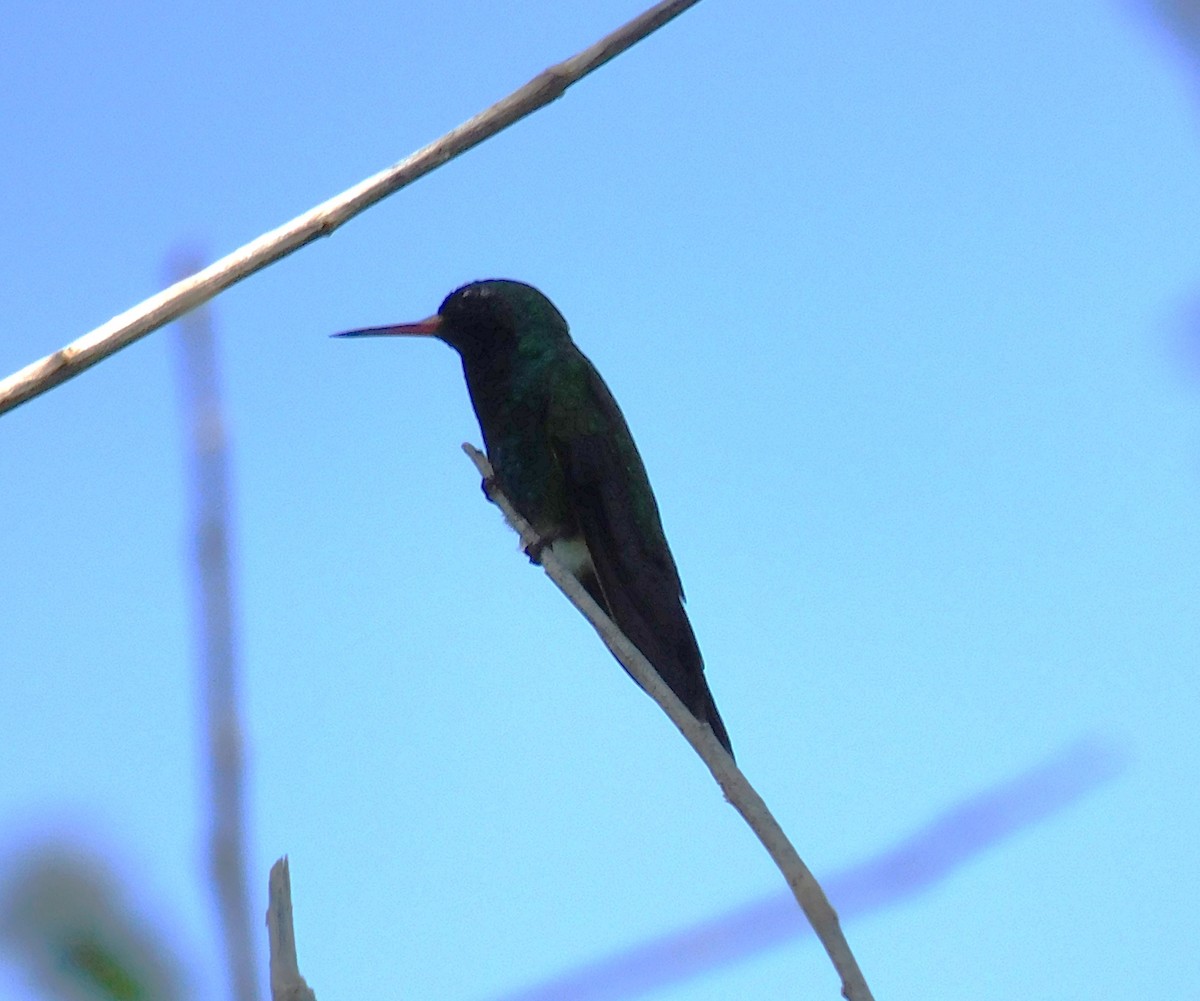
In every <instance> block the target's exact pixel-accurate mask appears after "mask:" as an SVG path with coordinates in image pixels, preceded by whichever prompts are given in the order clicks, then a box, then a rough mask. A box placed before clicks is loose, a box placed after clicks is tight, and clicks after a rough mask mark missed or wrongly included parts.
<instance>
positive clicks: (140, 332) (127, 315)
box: [0, 0, 698, 414]
mask: <svg viewBox="0 0 1200 1001" xmlns="http://www.w3.org/2000/svg"><path fill="white" fill-rule="evenodd" d="M697 2H698V0H663V2H662V3H659V4H656V5H655V6H653V7H651V8H650V9H649V10H647V11H645V12H644V13H642V14H639V15H638V16H637V17H635V18H634V19H633V20H632V21H630V22H628V23H627V24H625V25H624V26H622V27H621V28H618V29H617V30H616V31H614V32H613V33H612V34H610V35H608V36H606V37H604V38H602V39H601V40H600V41H598V42H597V43H596V44H595V45H593V46H591V47H590V48H587V49H584V50H583V51H582V52H580V53H578V54H577V55H574V56H572V57H571V58H570V59H567V60H565V61H563V62H561V63H559V64H558V65H556V66H551V67H550V68H549V69H547V70H544V71H543V72H541V73H539V74H538V75H537V76H536V77H534V78H533V79H532V80H530V81H529V83H527V84H525V86H524V87H521V88H520V89H518V90H515V91H513V92H512V93H511V94H509V96H508V97H506V98H504V99H503V100H502V101H499V102H497V103H496V104H493V105H492V106H491V107H490V108H488V109H487V110H486V111H483V112H481V113H480V114H478V115H476V116H475V117H474V118H471V119H469V120H468V121H466V122H464V123H463V124H462V125H460V126H458V128H456V129H453V130H451V131H450V132H447V133H446V134H445V135H444V136H442V138H440V139H438V140H437V141H436V142H432V143H430V144H429V145H428V146H426V147H425V148H424V149H421V150H418V151H417V152H416V153H413V154H412V155H411V156H410V157H408V159H406V160H402V161H400V163H398V164H396V165H395V166H393V167H389V168H388V169H387V170H384V171H381V172H380V173H378V174H376V175H375V176H374V177H369V178H367V179H366V180H365V181H361V182H360V183H358V184H356V185H355V186H354V187H352V188H350V189H348V190H346V191H344V192H342V193H341V194H340V195H337V196H335V197H333V198H330V199H329V200H328V201H326V202H323V203H322V204H320V205H318V206H317V207H316V208H314V209H310V210H309V211H308V212H305V213H304V214H303V215H300V216H297V217H296V218H295V219H293V220H292V221H291V222H289V223H285V224H284V225H283V226H280V227H279V228H277V229H273V230H271V231H270V232H269V233H266V234H264V235H263V236H260V237H259V238H258V239H257V240H252V241H251V242H250V243H247V244H246V245H245V246H244V247H241V248H239V249H238V250H235V251H234V252H233V253H232V254H228V255H226V256H225V257H222V258H221V259H220V260H219V261H217V262H216V263H214V264H211V265H209V266H208V267H207V268H205V269H204V270H203V271H201V272H200V273H199V274H196V275H193V276H192V277H191V278H187V279H185V280H183V281H179V282H176V283H175V284H174V285H172V286H171V287H170V288H168V289H165V290H164V291H162V292H159V293H158V294H157V295H153V296H151V297H150V298H149V299H147V300H145V301H144V302H142V303H141V304H140V305H137V306H134V307H133V308H132V309H129V310H126V311H125V312H124V313H121V314H120V315H119V316H114V317H113V318H112V319H111V320H109V321H108V322H107V323H105V324H102V325H101V326H99V327H97V328H96V329H95V330H93V331H92V332H91V333H88V334H84V335H83V336H82V337H80V338H79V339H78V340H76V341H73V342H72V343H70V344H68V345H67V346H66V347H64V348H60V349H59V350H58V351H55V352H54V353H53V354H51V355H47V356H46V357H45V358H42V359H41V360H40V361H36V362H33V363H32V364H31V365H27V366H25V368H23V369H21V370H20V371H18V372H15V373H13V374H12V375H10V376H9V377H8V378H7V379H4V380H3V381H0V414H3V413H5V412H6V411H8V410H11V409H12V408H13V407H16V406H19V405H20V404H22V403H24V402H26V401H27V400H31V399H33V397H35V396H39V395H41V394H42V393H44V392H46V391H47V390H50V389H53V388H54V387H55V386H57V385H59V384H60V383H62V382H66V380H67V379H70V378H72V377H74V376H76V375H78V374H79V373H80V372H82V371H83V370H84V369H87V368H90V367H91V366H92V365H95V364H96V363H97V362H99V361H103V360H104V359H105V358H107V357H108V356H109V355H111V354H113V353H115V352H117V351H119V350H120V349H121V348H123V347H126V346H127V345H129V344H132V343H133V342H134V341H136V340H139V339H140V338H142V337H145V336H146V335H147V334H149V333H150V332H151V331H154V330H157V329H158V328H159V327H161V326H163V325H164V324H167V323H170V322H171V321H172V320H175V319H178V318H179V317H180V316H182V315H183V314H184V313H186V312H187V311H188V310H190V309H195V308H196V307H197V306H199V305H200V304H201V303H203V302H207V301H208V300H209V299H211V298H212V297H213V296H215V295H216V294H217V293H218V292H221V291H222V290H224V289H226V288H228V287H229V286H230V285H233V284H234V283H236V282H239V281H241V280H242V279H243V278H246V277H247V276H249V275H252V274H253V273H254V272H255V271H259V270H261V269H262V268H265V267H266V266H267V265H269V264H273V263H274V262H275V261H278V260H280V259H281V258H283V257H286V256H287V255H288V254H290V253H292V252H293V251H295V250H299V249H300V248H301V247H303V246H304V245H305V244H308V243H311V242H312V241H313V240H315V239H317V238H318V237H321V236H329V235H330V234H331V233H332V232H333V231H334V230H335V229H337V228H338V227H339V226H341V225H342V224H343V223H345V222H348V221H349V220H350V219H353V218H354V217H355V216H356V215H358V214H359V213H360V212H362V211H363V210H364V209H367V208H369V207H370V206H372V205H374V204H375V203H376V202H378V201H380V200H381V199H383V198H386V197H387V196H388V195H390V194H392V193H393V192H395V191H399V190H400V189H401V188H403V187H405V186H406V185H409V184H411V183H412V182H413V181H415V180H416V179H417V178H419V177H422V176H424V175H425V174H428V173H429V172H430V171H431V170H433V169H435V168H436V167H440V166H441V165H442V164H444V163H446V162H447V161H448V160H452V159H453V158H454V157H456V156H458V155H459V154H460V153H465V152H466V151H467V150H469V149H471V148H472V147H473V146H477V145H479V143H481V142H483V141H484V140H485V139H489V138H491V137H492V136H494V135H495V134H496V133H497V132H500V131H502V130H503V129H506V128H508V126H510V125H512V124H513V123H514V122H518V121H520V120H521V119H522V118H524V117H525V116H526V115H529V114H532V113H533V112H534V111H537V110H538V109H539V108H541V107H543V106H545V105H547V104H549V103H550V102H551V101H553V100H555V99H556V98H558V97H561V96H562V94H563V92H564V91H566V89H567V88H568V87H570V86H571V84H573V83H576V82H577V81H579V80H581V79H583V77H585V76H587V75H588V74H589V73H591V72H592V71H593V70H596V69H599V68H600V67H601V66H603V65H604V64H605V63H606V62H608V61H609V60H610V59H613V58H615V57H616V56H618V55H620V54H621V53H622V52H624V51H625V50H626V49H628V48H629V47H630V46H632V45H634V44H635V43H637V42H639V41H641V40H642V39H643V38H645V37H646V36H647V35H649V34H650V33H651V32H653V31H655V30H657V29H658V28H660V27H662V26H663V25H664V24H666V23H667V22H668V21H670V20H672V19H673V18H675V17H678V16H679V15H680V14H682V13H683V12H684V11H685V10H687V9H688V8H689V7H691V6H694V5H695V4H696V3H697Z"/></svg>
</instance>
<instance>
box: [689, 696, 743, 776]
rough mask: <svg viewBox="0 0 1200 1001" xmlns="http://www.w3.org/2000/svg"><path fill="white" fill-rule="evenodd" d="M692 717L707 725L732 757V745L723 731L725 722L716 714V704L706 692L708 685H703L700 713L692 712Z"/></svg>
mask: <svg viewBox="0 0 1200 1001" xmlns="http://www.w3.org/2000/svg"><path fill="white" fill-rule="evenodd" d="M692 715H693V716H695V717H696V719H698V720H700V721H701V722H702V723H707V724H708V725H709V726H710V727H712V732H713V733H714V734H715V735H716V738H717V740H718V741H720V743H721V746H722V747H723V748H725V750H727V751H728V752H729V756H730V757H731V758H732V757H734V754H733V745H732V744H731V743H730V742H729V731H728V730H726V729H725V721H724V720H722V719H721V714H720V713H719V712H717V704H716V702H714V701H713V697H712V692H710V691H709V690H708V685H704V704H703V706H702V707H701V711H700V712H696V710H695V709H693V710H692Z"/></svg>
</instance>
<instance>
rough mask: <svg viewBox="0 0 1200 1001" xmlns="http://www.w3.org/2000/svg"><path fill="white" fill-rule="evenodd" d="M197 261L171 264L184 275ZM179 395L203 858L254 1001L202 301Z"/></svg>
mask: <svg viewBox="0 0 1200 1001" xmlns="http://www.w3.org/2000/svg"><path fill="white" fill-rule="evenodd" d="M197 264H198V261H197V262H190V263H189V262H184V261H180V262H179V263H178V264H177V265H176V266H175V267H174V268H173V270H174V271H175V272H176V273H177V274H180V275H186V274H190V273H191V272H192V271H194V270H195V267H196V265H197ZM179 327H180V329H179V343H180V356H181V357H180V365H179V388H180V391H179V395H180V402H181V408H182V410H183V416H184V424H185V426H186V429H185V434H186V436H187V446H188V447H187V451H188V453H189V455H188V459H189V463H188V464H189V466H190V467H191V491H190V492H191V495H192V523H193V530H192V539H193V546H194V549H193V552H194V555H195V560H196V563H195V568H196V572H195V578H194V580H195V589H196V611H195V634H196V659H197V668H198V670H197V675H198V681H199V685H198V688H199V700H200V705H202V706H203V712H204V718H203V720H202V721H201V726H202V729H203V733H204V759H205V768H206V770H207V774H208V804H207V810H206V811H204V813H205V815H206V816H207V819H208V824H209V831H208V864H209V876H210V878H211V883H212V890H213V894H214V895H215V898H216V905H217V914H218V917H219V923H220V930H221V938H222V941H223V943H224V948H225V965H226V970H227V974H228V977H229V983H230V997H232V998H234V999H235V1001H257V999H258V976H257V972H256V968H255V955H254V953H255V949H254V931H253V924H252V921H251V917H250V897H249V890H248V887H247V874H246V840H247V839H246V789H245V766H244V752H243V746H244V738H243V731H242V721H241V717H240V714H239V711H238V698H237V693H238V656H237V637H236V634H237V629H236V625H235V615H234V597H233V590H234V588H233V561H232V559H231V557H230V528H229V525H230V518H229V509H230V502H229V498H230V486H229V458H228V450H227V447H226V446H227V439H226V435H225V421H224V417H223V414H222V408H221V394H220V390H219V384H218V378H217V360H216V345H215V343H214V337H213V329H212V315H211V312H210V310H209V309H208V307H207V306H203V307H201V308H199V309H197V310H195V311H194V312H192V313H189V314H187V315H186V316H185V317H184V318H183V319H182V320H181V321H180V324H179Z"/></svg>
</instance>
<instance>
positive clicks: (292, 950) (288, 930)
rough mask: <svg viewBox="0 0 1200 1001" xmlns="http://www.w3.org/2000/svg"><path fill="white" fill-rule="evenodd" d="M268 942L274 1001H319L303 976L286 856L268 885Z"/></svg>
mask: <svg viewBox="0 0 1200 1001" xmlns="http://www.w3.org/2000/svg"><path fill="white" fill-rule="evenodd" d="M267 942H268V943H269V946H270V950H271V960H270V962H271V1001H317V996H316V995H315V994H314V993H313V991H312V988H311V987H309V986H308V983H307V981H305V979H304V977H302V976H301V975H300V963H299V961H298V960H297V958H296V931H295V929H294V928H293V927H292V874H291V872H290V870H289V869H288V860H287V856H286V855H285V856H284V857H283V858H281V859H279V860H278V861H276V863H275V864H274V865H273V866H271V877H270V879H269V880H268V882H267Z"/></svg>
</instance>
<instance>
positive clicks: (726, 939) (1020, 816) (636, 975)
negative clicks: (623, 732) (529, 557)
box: [496, 738, 1127, 1001]
mask: <svg viewBox="0 0 1200 1001" xmlns="http://www.w3.org/2000/svg"><path fill="white" fill-rule="evenodd" d="M1126 763H1127V755H1126V753H1125V752H1124V751H1123V750H1122V749H1121V748H1119V747H1116V746H1114V745H1112V744H1110V743H1107V742H1105V741H1102V740H1098V739H1095V738H1093V739H1089V740H1083V741H1080V742H1079V743H1077V744H1074V745H1072V746H1071V747H1069V748H1066V749H1064V750H1063V751H1061V752H1059V753H1058V754H1056V755H1054V756H1053V757H1051V758H1049V759H1048V760H1046V761H1043V762H1041V763H1039V764H1038V765H1036V766H1034V767H1033V768H1031V769H1029V770H1028V771H1025V772H1022V773H1021V774H1019V775H1017V776H1014V777H1013V778H1011V779H1008V780H1007V781H1005V782H1001V783H998V784H997V785H994V786H990V787H989V788H987V789H984V790H982V791H981V792H977V793H975V794H974V795H971V796H969V797H967V798H965V799H963V800H960V801H959V802H957V803H954V804H953V805H951V807H950V808H949V809H947V810H946V811H945V812H943V813H941V814H939V815H938V816H936V817H935V818H933V820H931V821H930V822H929V823H928V824H926V825H924V826H923V827H921V828H919V829H917V830H916V831H913V832H912V834H910V835H909V836H908V837H906V838H903V839H902V840H900V841H898V842H896V843H894V844H892V845H889V846H887V847H886V848H884V849H883V850H882V851H880V852H878V853H877V854H875V855H872V856H871V857H870V858H867V859H864V860H863V861H861V862H858V863H856V864H854V865H852V866H849V867H847V868H845V869H842V870H841V871H840V872H834V873H830V874H829V875H827V876H825V877H824V878H823V880H822V882H823V884H824V886H825V888H826V890H827V891H828V893H829V897H830V899H831V900H833V901H834V902H835V903H836V904H837V908H838V913H839V914H840V915H841V916H842V918H843V919H846V918H855V917H859V916H861V915H863V914H870V913H874V912H876V911H879V910H882V909H884V908H886V907H889V906H892V905H894V904H898V903H900V902H901V901H903V900H906V899H908V898H909V897H913V896H916V895H918V894H920V893H922V892H924V891H925V890H928V889H929V888H930V887H931V886H934V885H936V884H937V883H939V882H940V881H942V880H943V879H945V878H947V877H948V876H950V875H951V874H953V873H954V872H955V871H956V870H957V869H958V868H959V866H961V865H964V864H965V863H966V862H968V861H974V860H976V859H977V858H978V856H979V855H980V853H982V852H984V851H986V850H987V849H988V848H991V847H992V846H993V845H996V844H999V843H1001V842H1003V841H1005V840H1006V839H1007V838H1009V837H1011V836H1012V835H1014V834H1015V833H1017V832H1018V831H1021V830H1023V829H1025V828H1028V827H1030V826H1032V825H1034V824H1037V823H1038V822H1040V821H1042V820H1044V819H1046V818H1047V817H1049V816H1051V815H1053V814H1056V813H1057V812H1058V811H1060V810H1062V809H1064V808H1065V807H1067V806H1069V805H1070V804H1072V803H1074V802H1075V801H1077V800H1078V799H1080V798H1081V797H1082V796H1084V795H1086V794H1087V793H1090V792H1093V791H1095V790H1096V789H1097V788H1099V787H1100V786H1101V785H1104V784H1105V783H1107V782H1109V781H1111V780H1112V779H1113V778H1114V777H1115V776H1116V775H1118V774H1119V773H1120V772H1121V770H1122V769H1123V768H1124V767H1125V765H1126ZM808 933H809V927H808V926H807V925H805V924H804V921H803V919H802V918H801V916H800V914H798V913H797V911H796V902H795V901H794V900H793V899H792V897H791V895H790V894H787V893H784V892H782V891H781V892H779V893H772V894H770V895H769V896H766V897H762V898H760V899H758V900H754V901H751V902H749V903H746V904H742V905H740V906H738V907H736V908H733V909H731V910H728V911H725V912H724V913H722V914H717V915H715V916H713V917H711V918H707V919H705V920H703V921H699V922H697V923H695V924H692V925H688V926H687V927H684V928H679V929H676V930H674V931H671V932H667V933H666V934H664V935H660V936H657V937H655V938H652V939H649V940H648V941H643V942H639V943H638V944H637V945H634V946H632V947H631V948H628V949H624V950H622V951H620V952H617V953H614V954H612V955H609V956H605V957H602V958H600V959H596V960H592V961H591V962H587V963H585V964H583V965H581V966H578V967H576V968H575V969H572V970H567V971H565V972H563V973H560V974H557V975H556V976H553V977H551V978H549V979H547V980H543V981H541V982H540V983H537V984H533V985H531V986H529V987H524V988H521V989H519V990H516V991H512V992H510V993H506V994H504V995H503V997H500V998H497V999H496V1001H618V999H622V1001H624V999H630V998H636V997H642V996H643V995H646V994H649V993H651V992H653V991H657V990H662V989H663V988H665V987H669V986H673V985H678V984H679V983H681V982H683V981H685V980H689V979H691V978H693V977H698V976H701V975H702V974H705V973H711V972H712V971H713V970H716V969H719V968H721V967H723V966H727V965H730V964H732V963H736V962H738V961H740V960H744V959H748V958H749V957H751V956H754V955H756V954H758V953H760V952H763V951H765V950H767V949H770V948H775V947H778V946H781V945H783V944H785V943H787V942H794V941H796V940H797V939H799V938H802V937H803V936H805V935H806V934H808Z"/></svg>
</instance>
